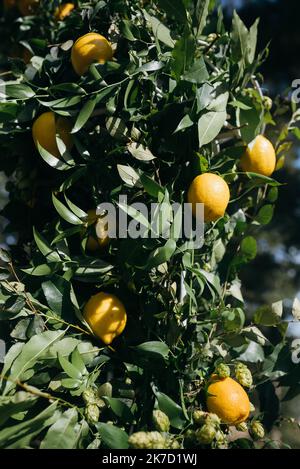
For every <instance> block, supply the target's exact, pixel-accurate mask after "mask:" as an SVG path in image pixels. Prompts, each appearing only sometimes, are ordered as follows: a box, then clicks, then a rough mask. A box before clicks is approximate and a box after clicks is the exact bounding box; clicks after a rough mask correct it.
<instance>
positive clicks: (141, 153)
mask: <svg viewBox="0 0 300 469" xmlns="http://www.w3.org/2000/svg"><path fill="white" fill-rule="evenodd" d="M127 149H128V151H129V152H130V153H131V155H132V156H133V157H134V158H136V159H137V160H140V161H146V162H147V161H152V160H154V159H155V158H156V157H155V156H154V155H153V154H152V153H151V151H150V150H149V148H146V147H144V146H143V145H141V144H140V143H137V142H131V143H129V144H128V145H127Z"/></svg>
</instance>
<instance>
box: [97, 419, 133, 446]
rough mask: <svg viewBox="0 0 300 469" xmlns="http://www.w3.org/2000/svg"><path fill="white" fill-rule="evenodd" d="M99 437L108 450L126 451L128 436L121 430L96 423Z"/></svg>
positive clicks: (107, 424)
mask: <svg viewBox="0 0 300 469" xmlns="http://www.w3.org/2000/svg"><path fill="white" fill-rule="evenodd" d="M96 427H97V429H98V431H99V434H100V437H101V439H102V441H103V443H104V444H105V446H107V447H108V448H111V449H127V448H128V447H129V444H128V435H127V433H126V432H125V431H124V430H121V428H118V427H115V426H114V425H112V424H109V423H98V424H97V425H96Z"/></svg>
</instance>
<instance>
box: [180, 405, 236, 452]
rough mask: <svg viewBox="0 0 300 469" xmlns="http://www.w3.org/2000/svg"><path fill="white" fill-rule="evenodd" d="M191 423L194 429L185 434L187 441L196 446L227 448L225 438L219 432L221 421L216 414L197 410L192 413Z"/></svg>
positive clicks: (220, 431)
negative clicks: (192, 422)
mask: <svg viewBox="0 0 300 469" xmlns="http://www.w3.org/2000/svg"><path fill="white" fill-rule="evenodd" d="M193 421H194V426H195V429H194V430H189V431H188V432H187V434H186V438H187V439H190V440H192V442H194V443H196V444H197V445H212V446H213V447H216V448H220V449H222V448H223V449H225V448H227V445H228V444H227V438H226V435H225V434H224V433H223V431H222V430H221V419H220V418H219V417H218V415H217V414H214V413H211V412H204V411H203V410H199V409H197V410H195V411H194V412H193Z"/></svg>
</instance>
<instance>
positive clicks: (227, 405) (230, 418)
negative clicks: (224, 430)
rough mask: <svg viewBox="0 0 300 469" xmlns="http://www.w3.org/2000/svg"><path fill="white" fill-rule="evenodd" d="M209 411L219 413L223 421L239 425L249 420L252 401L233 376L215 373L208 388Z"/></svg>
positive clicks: (207, 403) (207, 401)
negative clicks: (222, 376)
mask: <svg viewBox="0 0 300 469" xmlns="http://www.w3.org/2000/svg"><path fill="white" fill-rule="evenodd" d="M207 392H208V397H207V400H206V405H207V408H208V411H209V412H211V413H214V414H217V415H218V417H220V419H221V420H222V422H223V423H226V424H228V425H237V424H239V423H241V422H244V421H245V420H247V418H248V416H249V413H250V401H249V397H248V395H247V393H246V391H245V390H244V389H243V388H242V386H241V385H240V384H239V383H237V382H236V381H234V380H233V379H232V378H219V377H218V376H217V375H213V376H212V377H211V380H210V384H209V386H208V389H207Z"/></svg>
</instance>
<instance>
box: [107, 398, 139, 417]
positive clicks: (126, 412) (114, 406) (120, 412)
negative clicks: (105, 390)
mask: <svg viewBox="0 0 300 469" xmlns="http://www.w3.org/2000/svg"><path fill="white" fill-rule="evenodd" d="M103 400H104V401H105V402H106V404H108V405H109V407H110V408H111V410H112V411H113V413H114V414H115V415H116V416H117V417H119V418H120V419H121V421H122V422H124V423H132V422H133V419H134V416H133V414H132V412H131V410H130V409H129V407H128V406H127V405H126V404H125V403H124V402H123V401H121V400H120V399H117V398H115V397H107V396H103Z"/></svg>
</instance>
